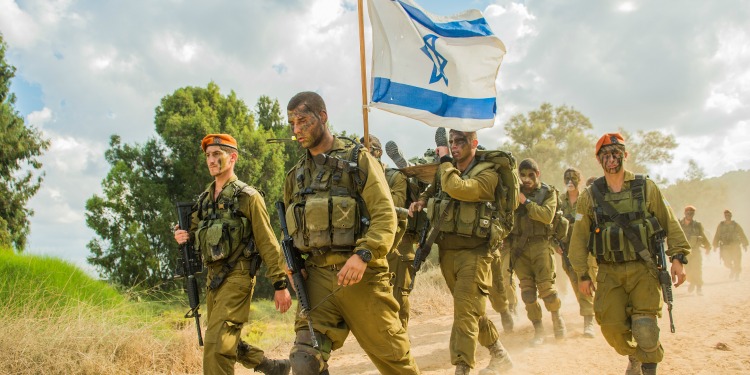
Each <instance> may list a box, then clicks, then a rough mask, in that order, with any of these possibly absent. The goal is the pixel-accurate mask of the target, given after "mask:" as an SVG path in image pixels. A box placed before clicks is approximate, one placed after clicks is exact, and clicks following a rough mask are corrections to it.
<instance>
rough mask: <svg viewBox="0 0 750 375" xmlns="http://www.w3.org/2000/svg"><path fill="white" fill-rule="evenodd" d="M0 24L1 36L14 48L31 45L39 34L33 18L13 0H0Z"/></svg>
mask: <svg viewBox="0 0 750 375" xmlns="http://www.w3.org/2000/svg"><path fill="white" fill-rule="evenodd" d="M0 25H2V26H3V27H2V32H3V38H4V39H5V41H6V43H10V44H12V45H13V46H15V47H16V48H27V47H30V46H31V45H33V44H34V43H35V42H36V40H37V38H38V36H39V27H38V26H37V24H36V22H35V21H34V18H33V17H32V16H31V15H29V14H28V13H26V12H24V11H23V10H21V9H20V8H19V7H18V4H16V2H15V1H13V0H0Z"/></svg>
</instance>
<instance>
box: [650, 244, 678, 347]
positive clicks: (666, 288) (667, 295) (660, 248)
mask: <svg viewBox="0 0 750 375" xmlns="http://www.w3.org/2000/svg"><path fill="white" fill-rule="evenodd" d="M654 244H655V245H656V265H657V271H658V272H659V284H661V293H662V296H663V297H664V302H665V303H666V304H667V311H668V312H669V330H670V331H672V333H674V332H675V329H674V319H673V318H672V303H673V302H674V298H673V296H672V277H671V276H670V274H669V270H668V267H667V264H668V263H667V253H666V251H665V250H664V235H663V234H658V235H656V236H655V237H654Z"/></svg>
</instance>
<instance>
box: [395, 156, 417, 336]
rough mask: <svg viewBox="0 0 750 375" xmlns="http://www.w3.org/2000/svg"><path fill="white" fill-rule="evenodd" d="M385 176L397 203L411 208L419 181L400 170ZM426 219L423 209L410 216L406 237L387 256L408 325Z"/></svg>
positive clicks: (399, 311)
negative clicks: (416, 259)
mask: <svg viewBox="0 0 750 375" xmlns="http://www.w3.org/2000/svg"><path fill="white" fill-rule="evenodd" d="M385 176H386V180H387V181H388V187H389V188H390V189H391V198H392V199H393V204H394V206H395V207H403V208H407V209H408V207H409V205H410V204H411V203H412V202H414V201H415V200H416V199H417V198H418V196H419V191H413V190H418V187H417V186H418V183H414V182H412V181H409V178H407V177H406V175H404V174H403V173H402V172H400V171H399V170H397V169H386V171H385ZM411 178H412V179H416V178H414V177H411ZM424 221H425V219H424V213H422V212H420V213H417V214H415V215H414V216H413V217H408V218H407V223H406V228H405V231H404V233H403V237H402V238H401V239H400V241H398V243H395V242H394V245H395V246H394V248H393V249H392V250H391V251H390V252H389V253H388V255H387V256H386V259H387V260H388V267H389V269H390V270H391V272H392V273H393V274H394V279H393V296H394V297H395V298H396V302H398V305H399V310H398V315H399V319H400V320H401V325H403V326H404V328H407V326H408V324H409V294H410V293H411V288H410V286H411V280H412V274H411V268H410V266H411V264H412V263H414V244H415V243H417V242H418V241H419V235H418V231H419V229H420V227H421V226H423V225H424ZM397 240H398V239H397Z"/></svg>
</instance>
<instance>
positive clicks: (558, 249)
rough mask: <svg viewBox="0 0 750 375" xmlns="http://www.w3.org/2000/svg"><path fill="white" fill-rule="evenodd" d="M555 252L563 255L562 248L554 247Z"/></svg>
mask: <svg viewBox="0 0 750 375" xmlns="http://www.w3.org/2000/svg"><path fill="white" fill-rule="evenodd" d="M555 252H557V253H558V254H560V255H562V253H563V250H562V247H560V246H555Z"/></svg>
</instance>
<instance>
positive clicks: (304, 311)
mask: <svg viewBox="0 0 750 375" xmlns="http://www.w3.org/2000/svg"><path fill="white" fill-rule="evenodd" d="M276 211H277V212H278V214H279V222H280V223H281V233H282V234H284V238H283V239H282V240H281V251H282V252H283V253H284V260H286V266H287V268H289V270H290V271H292V284H293V285H294V291H295V292H296V293H297V301H299V305H300V306H301V307H300V311H299V316H300V317H302V318H305V320H307V327H308V328H309V329H310V337H311V339H312V344H313V347H315V348H316V349H318V348H320V345H319V344H318V339H317V338H316V337H315V330H314V329H313V323H312V319H311V317H310V311H311V310H312V309H311V308H310V299H309V298H308V296H307V289H305V277H304V276H303V275H302V271H303V270H304V269H305V260H304V259H302V254H300V252H299V249H297V248H296V247H294V240H293V239H292V236H290V235H289V230H288V229H287V225H286V207H285V206H284V202H276Z"/></svg>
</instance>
